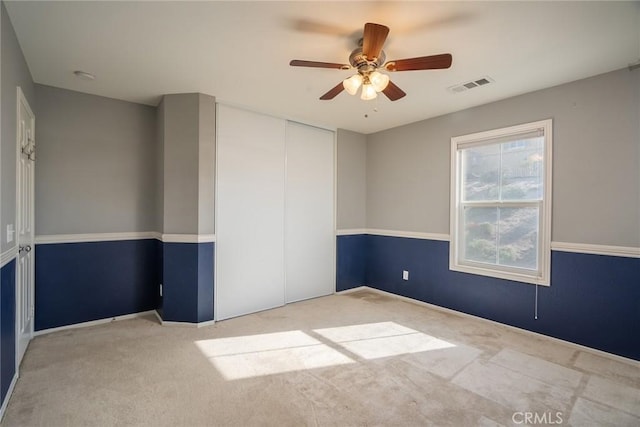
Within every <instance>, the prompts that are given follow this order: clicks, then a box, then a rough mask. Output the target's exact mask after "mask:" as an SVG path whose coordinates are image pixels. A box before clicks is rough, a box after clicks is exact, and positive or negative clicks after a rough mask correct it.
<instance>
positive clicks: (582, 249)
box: [336, 228, 640, 258]
mask: <svg viewBox="0 0 640 427" xmlns="http://www.w3.org/2000/svg"><path fill="white" fill-rule="evenodd" d="M358 234H369V235H376V236H388V237H409V238H413V239H426V240H440V241H443V242H448V241H450V236H449V235H448V234H444V233H423V232H418V231H397V230H380V229H373V228H345V229H341V230H336V236H353V235H358ZM551 250H552V251H558V252H575V253H580V254H593V255H607V256H620V257H629V258H640V247H635V246H612V245H594V244H590V243H567V242H555V241H552V242H551Z"/></svg>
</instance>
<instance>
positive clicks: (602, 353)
mask: <svg viewBox="0 0 640 427" xmlns="http://www.w3.org/2000/svg"><path fill="white" fill-rule="evenodd" d="M361 290H367V291H371V292H376V293H379V294H381V295H386V296H388V297H391V298H396V299H399V300H402V301H406V302H409V303H411V304H416V305H420V306H423V307H427V308H431V309H434V310H438V311H442V312H444V313H448V314H453V315H457V316H461V317H467V318H472V319H477V320H482V321H484V322H488V323H491V324H493V325H496V326H500V327H503V328H507V329H511V330H514V331H518V332H524V333H526V334H528V335H533V336H535V337H538V338H546V339H549V340H552V341H555V342H558V343H562V344H565V345H568V346H569V347H573V348H575V349H577V350H582V351H586V352H588V353H592V354H595V355H598V356H602V357H606V358H609V359H613V360H617V361H619V362H623V363H627V364H631V365H634V366H636V367H638V368H640V361H637V360H633V359H629V358H627V357H624V356H619V355H617V354H613V353H608V352H606V351H602V350H598V349H595V348H591V347H587V346H585V345H582V344H576V343H574V342H571V341H565V340H563V339H560V338H555V337H551V336H549V335H544V334H541V333H539V332H534V331H530V330H528V329H522V328H518V327H517V326H511V325H507V324H506V323H500V322H496V321H495V320H490V319H485V318H484V317H480V316H476V315H473V314H469V313H463V312H462V311H456V310H452V309H450V308H446V307H441V306H439V305H435V304H430V303H428V302H424V301H420V300H417V299H413V298H409V297H405V296H402V295H396V294H393V293H391V292H387V291H382V290H380V289H375V288H371V287H369V286H366V285H363V286H360V287H358V288H353V289H347V290H345V291H340V292H337V293H338V294H349V293H352V292H357V291H361Z"/></svg>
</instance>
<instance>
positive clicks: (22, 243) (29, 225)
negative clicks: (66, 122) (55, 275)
mask: <svg viewBox="0 0 640 427" xmlns="http://www.w3.org/2000/svg"><path fill="white" fill-rule="evenodd" d="M17 113H18V123H17V129H16V134H17V141H18V146H17V152H18V153H17V162H18V163H17V165H16V173H17V189H16V198H17V200H16V226H17V230H18V232H17V244H18V251H19V253H18V262H17V264H16V330H17V333H16V337H17V348H16V358H17V360H16V366H20V362H21V361H22V357H23V356H24V352H25V351H26V350H27V346H28V345H29V341H30V340H31V338H32V336H33V315H34V261H35V250H34V249H35V246H34V227H33V222H34V186H33V179H34V169H35V155H36V154H35V116H34V115H33V112H32V111H31V108H30V107H29V104H28V103H27V100H26V99H25V97H24V95H23V93H22V90H20V88H18V110H17Z"/></svg>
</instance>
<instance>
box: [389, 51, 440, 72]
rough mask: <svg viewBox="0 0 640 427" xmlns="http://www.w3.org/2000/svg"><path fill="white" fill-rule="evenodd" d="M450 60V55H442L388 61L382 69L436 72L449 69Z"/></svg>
mask: <svg viewBox="0 0 640 427" xmlns="http://www.w3.org/2000/svg"><path fill="white" fill-rule="evenodd" d="M452 60H453V58H452V56H451V54H450V53H443V54H441V55H431V56H420V57H418V58H408V59H396V60H394V61H388V62H387V63H386V64H385V65H384V68H386V69H387V70H388V71H412V70H437V69H442V68H449V67H451V61H452Z"/></svg>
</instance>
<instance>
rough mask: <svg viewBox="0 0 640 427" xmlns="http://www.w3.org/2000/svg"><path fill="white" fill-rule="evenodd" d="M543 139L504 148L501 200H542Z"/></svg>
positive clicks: (520, 142) (523, 140) (527, 140)
mask: <svg viewBox="0 0 640 427" xmlns="http://www.w3.org/2000/svg"><path fill="white" fill-rule="evenodd" d="M543 140H544V138H543V137H537V138H528V139H521V140H516V141H510V142H505V143H502V144H500V145H501V146H502V162H501V173H502V185H501V190H502V191H501V200H541V199H542V190H543V186H542V177H543V167H542V166H543V159H544V153H543Z"/></svg>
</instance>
